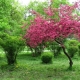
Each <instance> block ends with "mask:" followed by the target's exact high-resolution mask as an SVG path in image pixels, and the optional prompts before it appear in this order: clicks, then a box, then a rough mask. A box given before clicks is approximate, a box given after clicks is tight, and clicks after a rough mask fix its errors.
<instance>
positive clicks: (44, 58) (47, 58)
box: [41, 52, 53, 63]
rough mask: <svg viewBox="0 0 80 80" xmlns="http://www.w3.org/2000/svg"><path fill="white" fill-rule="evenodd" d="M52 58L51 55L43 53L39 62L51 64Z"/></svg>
mask: <svg viewBox="0 0 80 80" xmlns="http://www.w3.org/2000/svg"><path fill="white" fill-rule="evenodd" d="M52 57H53V55H52V53H49V52H44V53H42V55H41V60H42V62H43V63H50V62H52Z"/></svg>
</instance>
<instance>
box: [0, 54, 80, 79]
mask: <svg viewBox="0 0 80 80" xmlns="http://www.w3.org/2000/svg"><path fill="white" fill-rule="evenodd" d="M73 62H74V64H73V69H72V70H68V66H69V63H68V59H67V58H66V56H65V55H60V56H59V57H58V58H53V63H52V64H42V63H41V59H40V57H32V56H31V54H30V53H23V54H18V57H17V65H16V66H15V67H13V66H7V65H6V63H7V62H6V58H5V56H4V55H3V54H0V80H79V78H80V57H77V56H75V57H74V58H73Z"/></svg>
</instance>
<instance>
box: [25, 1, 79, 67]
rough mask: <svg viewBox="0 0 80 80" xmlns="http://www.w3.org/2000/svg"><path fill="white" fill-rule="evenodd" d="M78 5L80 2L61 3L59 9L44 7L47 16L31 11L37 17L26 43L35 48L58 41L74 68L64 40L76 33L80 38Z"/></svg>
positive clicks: (29, 29)
mask: <svg viewBox="0 0 80 80" xmlns="http://www.w3.org/2000/svg"><path fill="white" fill-rule="evenodd" d="M51 1H52V0H51ZM77 7H78V3H75V4H74V5H72V6H69V5H60V7H59V8H58V9H54V8H52V7H51V5H50V6H49V7H48V8H46V9H44V11H45V13H46V17H45V16H42V15H40V14H39V13H37V12H36V11H31V13H32V14H35V18H34V20H33V21H31V25H30V26H29V28H28V29H27V31H26V34H25V36H24V38H25V39H26V44H27V45H28V46H30V47H32V48H35V47H37V46H39V45H40V44H43V45H44V44H45V43H46V42H49V41H56V42H57V43H58V44H59V45H60V46H61V47H62V49H63V52H64V54H65V55H66V56H67V57H68V59H69V65H70V68H72V65H73V62H72V59H71V57H70V56H69V55H68V54H67V52H66V50H65V46H64V43H63V40H64V39H65V38H67V37H69V36H70V35H76V36H77V37H78V38H80V21H79V20H80V17H79V16H78V15H77V14H76V13H75V10H76V8H77ZM56 11H57V12H58V18H57V19H56V18H53V17H54V15H55V12H56Z"/></svg>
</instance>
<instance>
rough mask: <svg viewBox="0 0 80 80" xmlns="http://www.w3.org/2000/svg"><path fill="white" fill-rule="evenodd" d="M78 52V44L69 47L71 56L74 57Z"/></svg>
mask: <svg viewBox="0 0 80 80" xmlns="http://www.w3.org/2000/svg"><path fill="white" fill-rule="evenodd" d="M76 52H78V47H77V46H70V47H68V53H69V55H70V57H74V55H75V54H76Z"/></svg>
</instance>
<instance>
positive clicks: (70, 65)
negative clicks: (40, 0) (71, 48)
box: [55, 40, 73, 69]
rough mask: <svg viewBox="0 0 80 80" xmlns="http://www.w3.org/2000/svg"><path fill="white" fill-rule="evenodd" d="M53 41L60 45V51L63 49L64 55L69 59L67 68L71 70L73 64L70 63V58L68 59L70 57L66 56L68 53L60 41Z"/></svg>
mask: <svg viewBox="0 0 80 80" xmlns="http://www.w3.org/2000/svg"><path fill="white" fill-rule="evenodd" d="M55 41H56V42H57V43H58V44H60V46H61V47H62V49H63V52H64V54H65V55H66V56H67V57H68V59H69V68H70V69H71V68H72V65H73V62H72V59H71V57H70V56H69V55H68V53H67V52H66V50H65V46H64V44H63V43H62V42H61V41H58V40H55Z"/></svg>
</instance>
